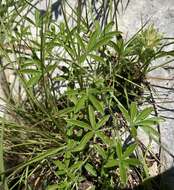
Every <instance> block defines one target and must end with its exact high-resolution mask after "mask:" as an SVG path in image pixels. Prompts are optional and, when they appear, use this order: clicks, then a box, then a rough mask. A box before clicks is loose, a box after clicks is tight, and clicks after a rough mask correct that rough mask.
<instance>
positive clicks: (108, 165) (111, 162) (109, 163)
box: [104, 159, 119, 168]
mask: <svg viewBox="0 0 174 190" xmlns="http://www.w3.org/2000/svg"><path fill="white" fill-rule="evenodd" d="M118 165H119V160H116V159H109V160H108V161H107V163H106V164H105V166H104V167H105V168H112V167H115V166H118Z"/></svg>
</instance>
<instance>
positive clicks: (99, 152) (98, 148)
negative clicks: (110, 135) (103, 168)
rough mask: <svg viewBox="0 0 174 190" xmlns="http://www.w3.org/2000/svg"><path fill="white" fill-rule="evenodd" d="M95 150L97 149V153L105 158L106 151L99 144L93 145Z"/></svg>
mask: <svg viewBox="0 0 174 190" xmlns="http://www.w3.org/2000/svg"><path fill="white" fill-rule="evenodd" d="M94 148H95V150H96V151H97V153H98V154H99V155H100V156H101V157H102V158H103V159H106V158H107V153H106V152H105V150H104V149H103V148H102V147H101V146H99V145H98V144H95V145H94Z"/></svg>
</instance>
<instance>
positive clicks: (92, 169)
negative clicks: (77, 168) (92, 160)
mask: <svg viewBox="0 0 174 190" xmlns="http://www.w3.org/2000/svg"><path fill="white" fill-rule="evenodd" d="M85 169H86V171H87V172H89V173H90V174H91V175H93V176H95V177H97V172H96V170H95V168H94V167H93V166H92V165H91V164H89V163H87V164H86V165H85Z"/></svg>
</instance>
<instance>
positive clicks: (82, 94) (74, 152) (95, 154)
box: [0, 1, 167, 189]
mask: <svg viewBox="0 0 174 190" xmlns="http://www.w3.org/2000/svg"><path fill="white" fill-rule="evenodd" d="M23 3H24V4H22V5H20V6H19V7H18V8H17V9H16V7H15V9H14V10H13V14H12V15H17V16H18V17H19V18H20V19H19V20H20V21H19V22H18V26H17V29H16V30H15V32H14V30H13V25H12V26H9V25H6V24H7V21H8V19H7V16H9V15H8V14H7V15H6V16H4V17H3V19H4V20H1V26H2V28H1V32H2V33H3V34H6V36H4V40H3V41H1V44H0V47H1V51H0V53H1V56H2V57H3V59H4V63H3V64H2V66H1V70H2V72H5V70H6V69H7V68H8V69H10V70H12V71H13V73H14V74H15V80H14V82H12V84H10V85H9V84H6V85H7V87H8V88H6V89H8V92H9V93H8V94H7V96H8V97H6V99H5V98H4V99H3V98H1V99H3V101H5V103H6V104H5V106H4V108H3V113H5V115H6V117H1V118H0V126H1V131H2V134H3V136H2V138H1V149H3V151H2V152H3V153H4V154H3V155H1V160H2V157H3V158H4V159H3V160H4V162H5V169H3V166H2V167H1V176H2V179H5V181H6V183H5V188H6V189H7V186H8V187H9V188H10V189H20V188H26V189H39V188H41V189H45V188H48V189H85V188H90V189H116V188H121V187H131V186H132V183H131V181H132V180H134V182H135V183H137V184H138V183H139V182H141V181H142V179H144V178H146V177H148V176H149V174H148V171H147V165H148V162H147V159H146V156H147V155H151V154H150V151H149V150H148V148H146V147H144V146H142V144H143V143H142V142H141V141H140V140H139V139H138V136H137V130H138V129H139V128H141V129H143V131H144V132H145V133H147V134H148V135H149V136H150V138H152V139H153V140H155V141H156V142H158V139H159V134H158V132H157V131H156V130H155V129H154V128H153V127H152V126H153V125H156V124H157V123H159V120H160V119H159V118H157V117H151V116H150V114H151V112H152V111H153V109H152V108H146V109H144V110H142V111H140V110H139V108H138V103H136V102H135V101H138V100H139V97H140V96H141V94H142V93H143V89H144V86H143V85H144V83H145V77H146V73H147V72H148V71H149V69H150V68H151V62H152V61H154V60H155V59H156V58H158V57H161V56H166V54H167V52H165V53H164V51H163V49H162V46H163V45H162V44H161V42H162V36H161V35H160V34H159V33H158V32H157V30H156V29H155V28H154V27H153V26H150V27H148V28H146V29H144V28H143V29H142V30H141V31H140V32H139V33H137V34H136V35H135V36H134V37H133V38H131V39H130V40H129V41H125V40H124V39H123V38H122V36H121V32H120V31H118V30H114V29H113V28H114V22H108V23H105V24H104V27H103V25H102V24H101V23H100V22H99V21H97V20H96V21H92V22H91V20H90V19H91V17H90V15H89V17H88V14H87V15H86V16H87V17H83V16H82V15H83V14H82V9H81V6H82V4H81V1H79V4H78V8H77V11H73V15H72V17H71V19H73V23H75V24H74V25H71V24H70V23H69V19H70V18H69V17H68V16H67V15H68V14H67V13H66V12H65V6H64V5H63V4H62V5H61V11H62V15H63V21H62V22H61V23H56V22H54V21H52V20H51V17H50V9H48V10H47V11H46V12H45V14H44V15H40V13H39V11H38V10H37V9H35V20H30V18H28V17H27V15H24V16H22V15H20V14H19V10H22V8H23V9H25V8H26V7H28V8H30V4H27V3H26V2H25V1H24V2H23ZM8 6H9V5H7V4H6V7H7V8H8ZM68 6H70V5H69V4H68ZM86 11H87V13H88V11H89V12H90V9H86ZM7 13H8V11H7ZM10 18H11V17H10ZM13 21H14V25H15V24H16V21H15V20H13ZM89 21H90V23H89ZM23 22H24V23H25V22H29V24H30V25H29V26H27V25H25V24H26V23H25V24H23ZM31 28H34V29H35V31H36V36H33V34H32V33H31V31H30V30H31ZM23 47H25V49H23ZM16 82H18V87H19V89H18V94H15V93H14V89H15V87H16ZM142 147H143V148H142ZM140 150H141V151H140ZM133 176H136V179H134V178H133ZM2 182H4V180H3V181H2Z"/></svg>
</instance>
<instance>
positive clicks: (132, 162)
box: [123, 158, 141, 166]
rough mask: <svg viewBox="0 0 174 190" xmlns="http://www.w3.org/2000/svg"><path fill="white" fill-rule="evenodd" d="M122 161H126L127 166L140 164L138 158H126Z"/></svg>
mask: <svg viewBox="0 0 174 190" xmlns="http://www.w3.org/2000/svg"><path fill="white" fill-rule="evenodd" d="M123 162H124V163H126V165H127V166H139V165H141V162H140V160H138V159H136V158H127V159H125V160H124V161H123Z"/></svg>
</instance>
